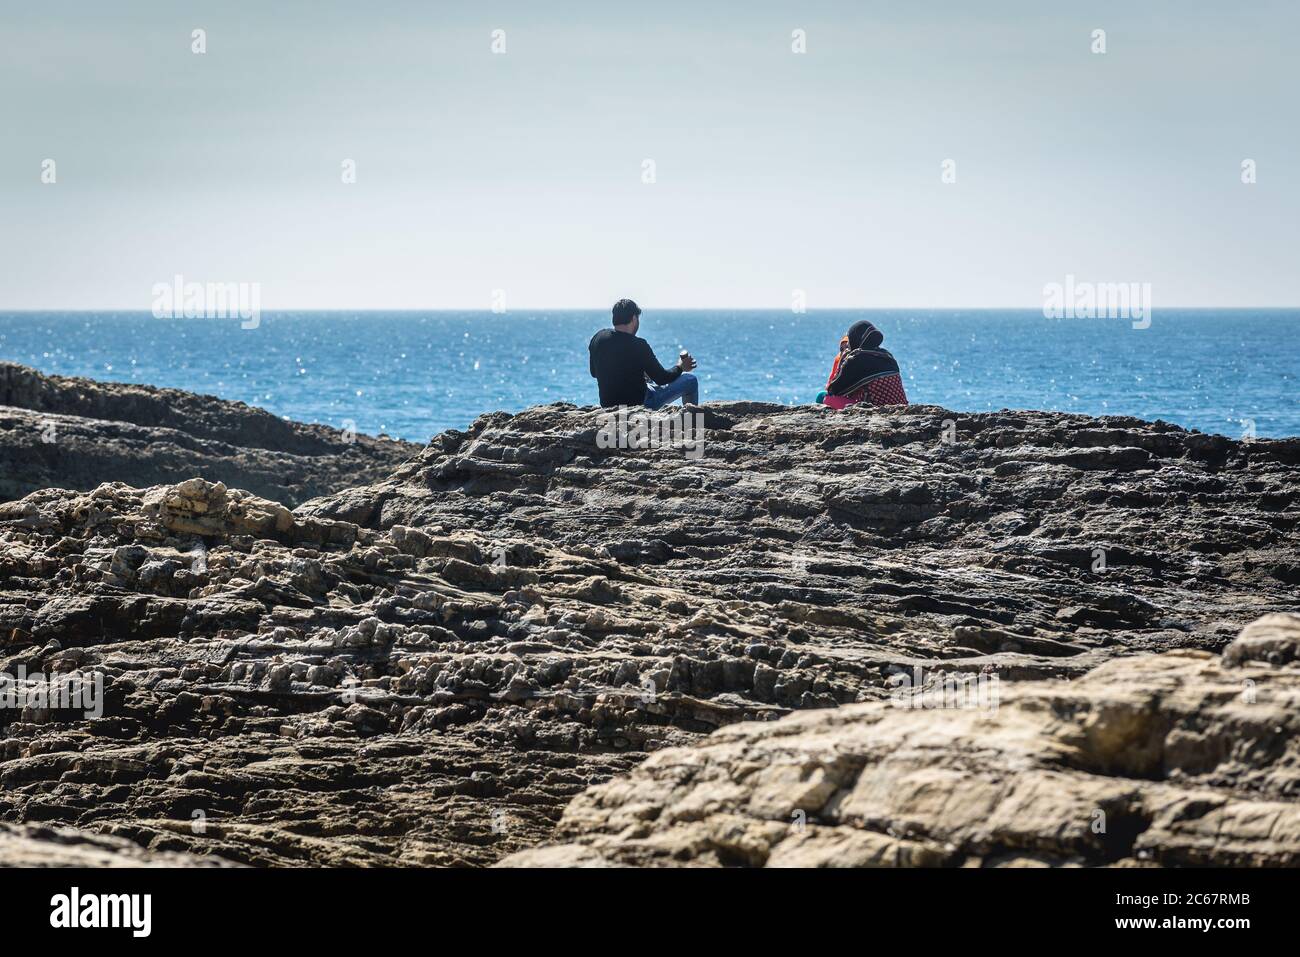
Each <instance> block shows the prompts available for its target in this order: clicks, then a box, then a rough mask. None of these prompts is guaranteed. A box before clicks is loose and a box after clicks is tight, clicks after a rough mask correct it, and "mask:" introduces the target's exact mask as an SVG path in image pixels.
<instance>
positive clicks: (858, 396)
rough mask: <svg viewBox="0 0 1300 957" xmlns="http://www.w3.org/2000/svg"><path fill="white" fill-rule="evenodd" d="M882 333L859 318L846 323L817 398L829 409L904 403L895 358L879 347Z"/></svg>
mask: <svg viewBox="0 0 1300 957" xmlns="http://www.w3.org/2000/svg"><path fill="white" fill-rule="evenodd" d="M884 341H885V334H884V333H883V332H881V331H880V330H879V329H877V328H876V327H875V326H873V325H872V324H871V323H869V322H867V321H866V320H863V321H862V322H855V323H854V324H853V325H852V326H850V327H849V334H848V335H846V336H845V337H844V338H843V339H841V340H840V354H839V355H837V356H836V357H835V364H834V365H832V366H831V376H830V378H829V379H827V380H826V391H825V392H821V393H818V395H817V401H818V402H821V403H822V404H823V405H829V406H830V407H831V408H832V409H846V408H848V407H849V406H851V405H857V404H858V403H859V402H865V403H867V404H868V405H907V393H906V392H904V391H903V377H902V376H901V375H900V374H899V372H898V361H897V360H896V359H895V358H894V357H893V356H892V355H890V354H889V353H888V352H887V351H885V350H884V349H882V348H880V344H881V343H882V342H884Z"/></svg>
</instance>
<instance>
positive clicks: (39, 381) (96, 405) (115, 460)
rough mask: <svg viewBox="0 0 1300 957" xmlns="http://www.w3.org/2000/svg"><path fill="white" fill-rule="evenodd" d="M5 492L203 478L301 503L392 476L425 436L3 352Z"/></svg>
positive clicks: (1, 466)
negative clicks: (8, 358)
mask: <svg viewBox="0 0 1300 957" xmlns="http://www.w3.org/2000/svg"><path fill="white" fill-rule="evenodd" d="M0 435H3V441H2V442H0V501H5V500H8V499H16V498H21V497H22V496H24V495H26V494H28V493H29V492H33V491H36V490H37V489H43V488H51V487H53V488H69V489H75V490H79V491H88V490H90V489H93V488H94V487H95V486H97V485H99V484H101V483H103V482H110V481H119V482H126V483H128V484H131V485H136V486H150V485H155V484H158V483H162V482H176V481H180V480H182V479H187V478H191V477H194V476H200V477H203V478H206V479H208V480H209V481H214V482H224V483H226V484H227V485H230V486H234V487H238V488H242V489H246V490H248V491H251V492H253V493H254V494H257V495H261V496H264V497H267V498H271V499H274V500H276V501H278V502H283V503H285V504H287V505H290V506H294V505H298V504H300V503H302V502H304V501H306V500H307V499H309V498H314V497H316V496H318V495H324V494H326V493H329V492H334V491H338V490H339V489H342V488H346V487H348V486H350V485H354V484H356V483H358V482H365V481H373V480H377V479H379V478H382V477H383V476H384V475H387V474H388V472H389V471H390V470H391V469H392V468H393V467H394V466H395V465H397V464H398V463H399V462H401V461H402V460H403V459H405V458H407V457H409V456H410V455H412V454H414V453H415V452H416V451H418V446H414V445H412V444H410V443H408V442H399V441H396V440H393V439H388V438H372V437H371V436H368V435H358V434H355V433H352V432H343V431H340V430H338V429H331V428H329V427H327V426H323V425H303V424H301V423H297V422H289V421H286V420H284V419H280V418H276V417H275V416H274V415H272V414H271V413H269V412H267V411H265V410H264V409H258V408H254V407H252V406H248V405H245V404H244V403H242V402H228V401H225V400H223V399H218V398H216V397H214V396H205V395H195V394H194V393H191V392H182V391H179V390H176V389H156V388H154V387H152V386H145V385H134V384H129V383H115V382H97V381H94V380H92V379H79V378H67V377H64V376H53V375H43V374H41V373H39V372H37V371H36V370H35V369H29V368H27V367H26V366H21V365H17V364H15V363H11V362H0Z"/></svg>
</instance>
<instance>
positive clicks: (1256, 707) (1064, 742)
mask: <svg viewBox="0 0 1300 957" xmlns="http://www.w3.org/2000/svg"><path fill="white" fill-rule="evenodd" d="M1279 651H1281V652H1282V654H1280V655H1279V654H1278V652H1279ZM1298 653H1300V616H1297V615H1269V616H1267V617H1266V618H1263V619H1260V621H1258V622H1256V623H1255V624H1253V625H1250V626H1248V627H1247V628H1246V629H1245V630H1244V631H1243V633H1242V636H1241V638H1239V639H1237V641H1235V642H1234V643H1233V644H1231V645H1229V646H1228V648H1227V650H1226V651H1225V653H1224V655H1223V657H1222V659H1219V658H1218V657H1217V656H1215V655H1211V654H1208V653H1206V652H1202V651H1172V652H1167V653H1165V654H1159V655H1141V656H1136V657H1127V658H1121V659H1118V660H1116V661H1110V662H1107V663H1106V664H1104V665H1102V666H1100V667H1099V668H1097V669H1096V670H1095V671H1092V672H1090V673H1089V674H1087V675H1085V676H1084V677H1083V678H1081V679H1079V680H1078V681H1072V682H1059V681H1033V682H1024V683H1019V684H1009V685H1008V686H1007V687H1006V690H1005V693H1003V694H1001V695H998V696H995V697H996V700H993V701H987V702H977V701H974V700H969V701H962V702H960V706H957V707H946V708H926V707H914V706H912V705H911V701H910V699H908V698H900V700H899V701H897V702H893V703H891V704H860V705H851V706H848V707H845V708H839V709H835V710H821V711H811V712H806V713H800V714H798V715H793V716H790V717H786V718H783V719H781V720H780V721H777V722H774V723H767V724H758V723H745V724H738V725H733V726H731V727H729V728H725V729H722V730H720V731H717V732H715V733H714V734H712V735H710V736H709V737H708V738H707V739H706V740H705V741H704V742H702V743H700V744H697V745H695V746H693V747H687V748H673V749H670V750H667V751H660V752H658V753H657V754H654V755H652V756H651V757H650V758H649V759H647V760H646V761H645V762H644V763H643V764H641V765H640V766H639V767H638V768H637V769H636V770H635V771H633V772H632V773H631V774H630V775H627V776H626V777H622V778H618V779H616V780H613V781H610V782H607V783H606V784H603V785H600V786H597V787H595V788H592V789H591V790H589V791H587V792H586V793H584V794H582V795H580V796H579V797H578V798H576V799H575V800H574V801H573V803H572V804H570V806H569V808H568V809H567V811H566V812H565V814H564V817H563V819H562V820H561V822H560V826H559V829H558V831H559V835H560V836H561V837H562V838H563V837H568V838H570V842H569V843H563V844H558V845H555V846H550V847H546V848H539V849H534V850H530V851H524V852H522V853H519V854H515V855H512V856H511V857H510V858H509V859H507V860H506V861H505V862H504V863H505V864H506V865H509V866H516V867H527V866H572V865H578V866H618V865H621V866H730V865H743V866H769V867H930V866H936V867H941V866H949V867H952V866H965V867H970V866H975V867H980V866H984V867H990V866H992V867H998V866H1047V865H1055V866H1060V865H1076V866H1090V865H1091V866H1096V865H1118V866H1138V865H1163V866H1201V865H1218V866H1227V867H1277V866H1284V867H1295V866H1297V865H1300V666H1297V665H1296V664H1295V663H1294V662H1295V659H1296V656H1297V654H1298ZM1279 657H1281V658H1283V659H1284V660H1285V661H1286V662H1287V665H1286V666H1282V667H1279V666H1278V665H1277V664H1274V663H1272V662H1274V661H1276V660H1277V659H1278V658H1279Z"/></svg>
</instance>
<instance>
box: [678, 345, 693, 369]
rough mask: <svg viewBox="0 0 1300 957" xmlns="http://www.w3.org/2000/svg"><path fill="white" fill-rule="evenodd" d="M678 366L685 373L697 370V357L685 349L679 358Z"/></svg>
mask: <svg viewBox="0 0 1300 957" xmlns="http://www.w3.org/2000/svg"><path fill="white" fill-rule="evenodd" d="M677 364H678V365H679V366H681V367H682V371H683V372H690V371H691V370H692V369H694V368H695V357H694V356H692V355H691V354H690V353H689V352H687V351H686V350H685V349H683V350H682V351H681V353H680V354H679V355H678V356H677Z"/></svg>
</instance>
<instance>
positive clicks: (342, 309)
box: [0, 303, 1300, 319]
mask: <svg viewBox="0 0 1300 957" xmlns="http://www.w3.org/2000/svg"><path fill="white" fill-rule="evenodd" d="M609 308H610V307H608V306H512V307H510V308H509V309H505V310H502V311H500V312H497V311H495V310H493V309H491V308H475V307H466V306H330V307H317V306H283V307H281V306H276V307H273V308H263V309H261V310H260V311H261V313H262V314H263V315H266V314H268V313H272V314H273V313H277V312H323V313H346V312H411V313H420V312H472V313H486V314H489V315H497V316H508V315H511V314H512V313H520V312H608V311H609ZM1171 309H1181V310H1206V311H1210V310H1219V311H1233V310H1246V309H1274V310H1300V303H1298V304H1287V305H1233V306H1190V305H1178V304H1175V305H1168V306H1157V307H1154V308H1153V309H1152V312H1153V313H1154V312H1160V311H1164V310H1171ZM728 310H731V311H745V312H777V313H783V314H789V315H795V316H797V315H808V314H811V313H815V312H850V311H858V312H963V311H971V312H993V311H1002V312H1042V310H1043V307H1042V306H817V307H815V308H808V309H805V310H803V311H802V312H794V311H793V310H791V309H790V308H789V307H788V306H787V307H781V306H745V305H740V306H654V307H644V306H643V307H642V311H643V312H647V313H649V312H723V311H728ZM23 312H67V313H102V312H123V313H143V314H145V315H152V312H151V310H150V309H147V308H140V307H136V306H131V307H120V306H95V307H77V308H66V307H59V306H24V307H21V308H13V307H4V306H0V314H3V313H23ZM174 318H181V319H183V318H186V317H184V316H179V317H174ZM192 318H196V319H201V318H206V317H203V316H195V317H192Z"/></svg>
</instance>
